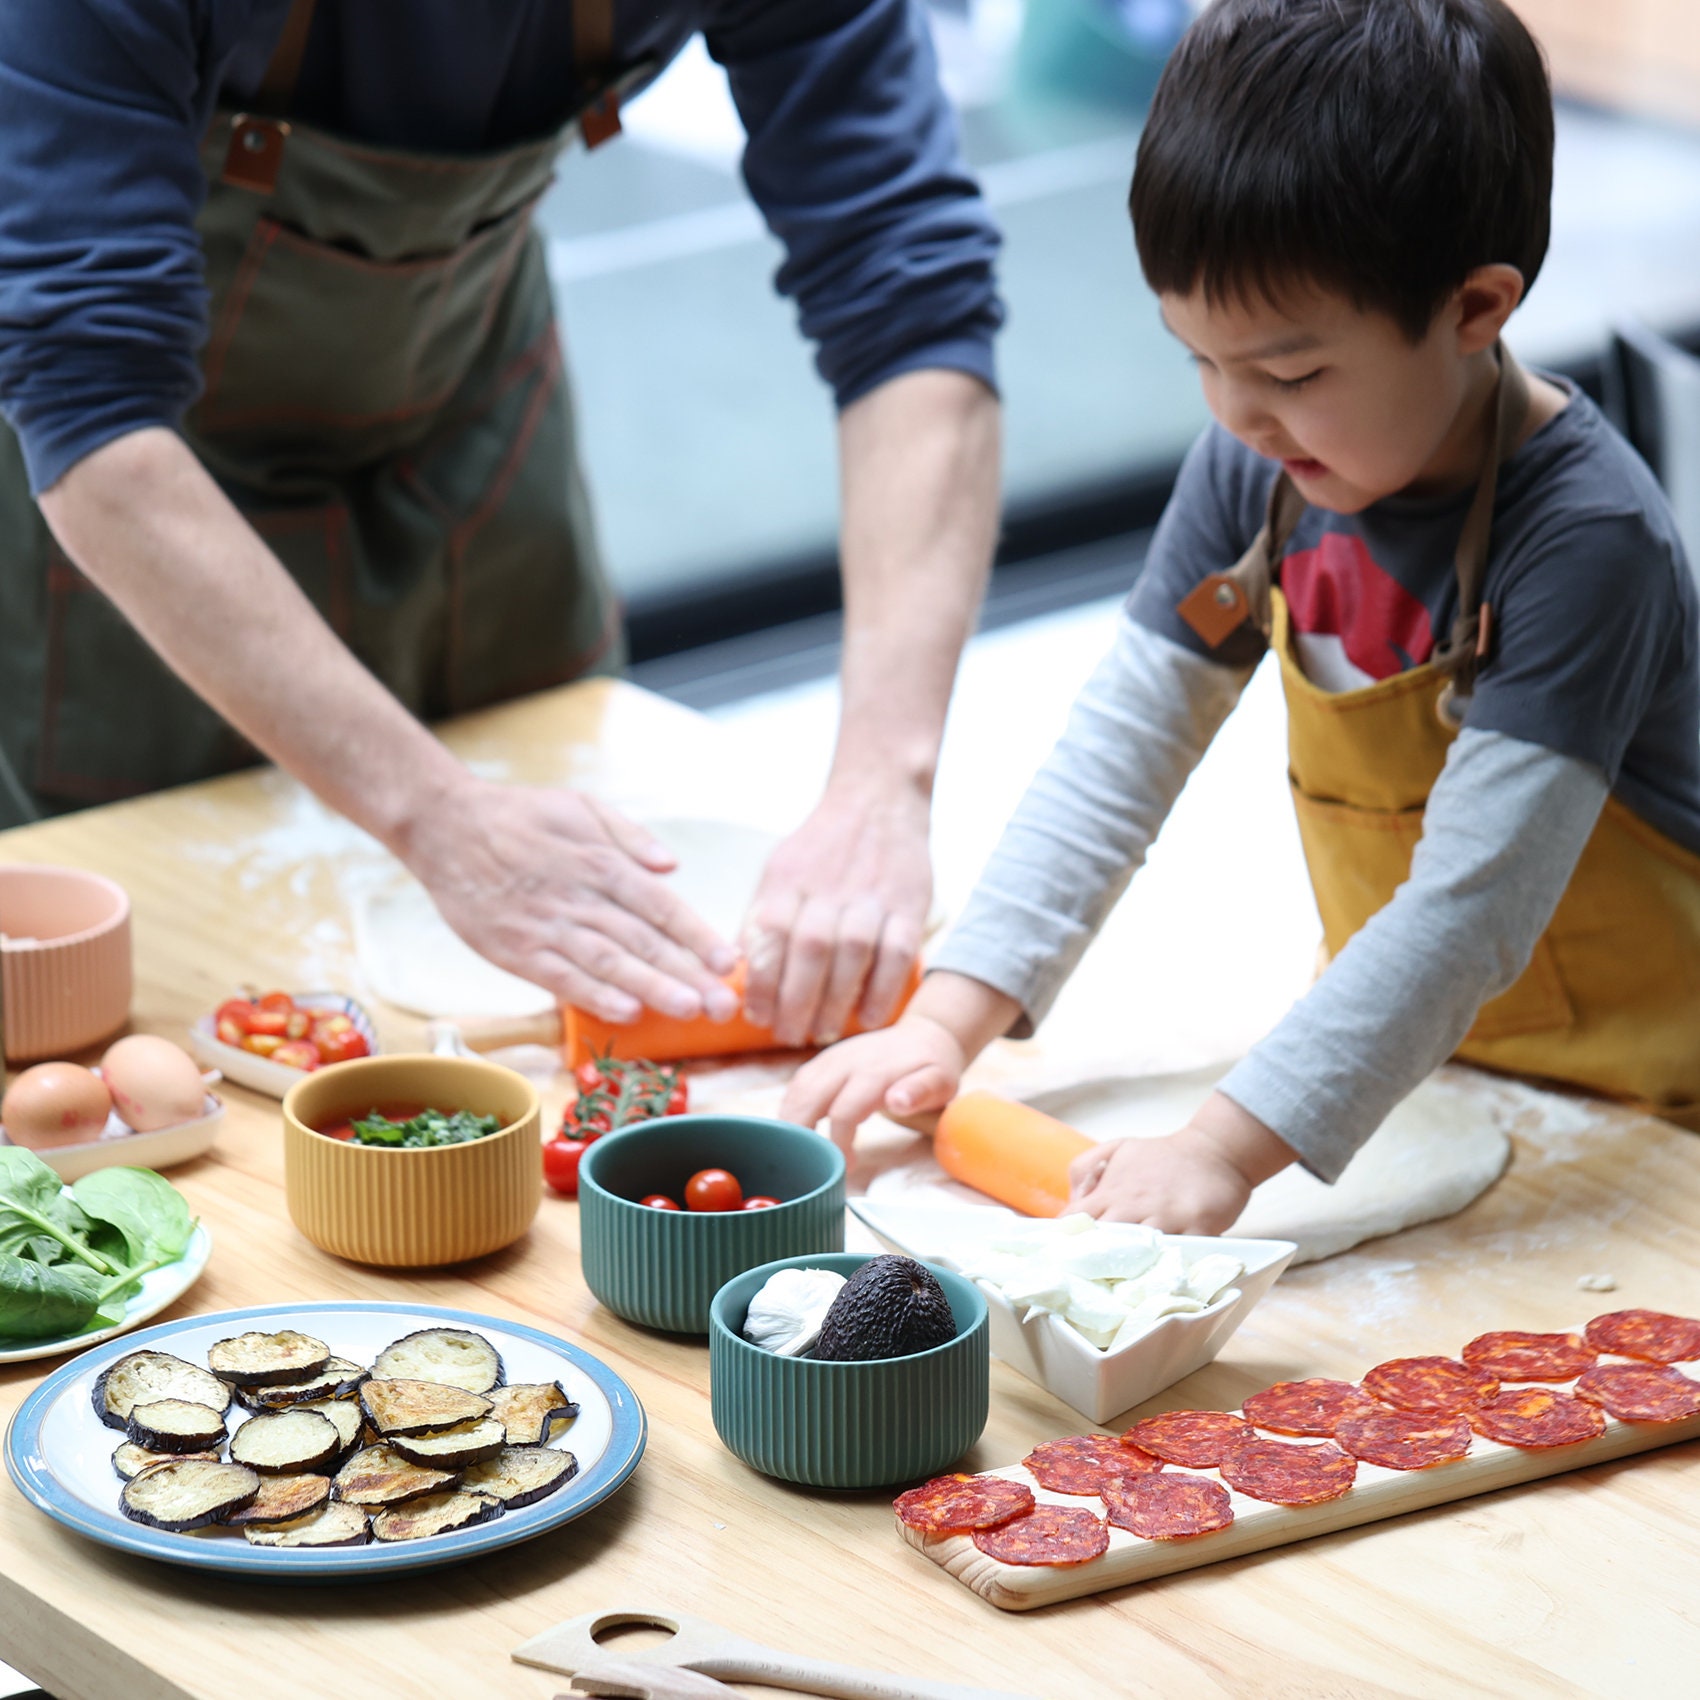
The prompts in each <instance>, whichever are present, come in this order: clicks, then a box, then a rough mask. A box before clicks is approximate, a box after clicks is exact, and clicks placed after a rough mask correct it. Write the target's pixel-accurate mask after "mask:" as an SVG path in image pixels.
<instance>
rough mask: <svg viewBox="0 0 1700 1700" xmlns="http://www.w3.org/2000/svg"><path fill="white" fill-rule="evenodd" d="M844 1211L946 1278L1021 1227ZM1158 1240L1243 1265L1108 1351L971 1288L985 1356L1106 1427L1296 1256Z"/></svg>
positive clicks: (1214, 1347) (1269, 1247)
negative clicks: (1220, 1286) (977, 1301)
mask: <svg viewBox="0 0 1700 1700" xmlns="http://www.w3.org/2000/svg"><path fill="white" fill-rule="evenodd" d="M849 1205H850V1208H851V1209H852V1210H853V1211H855V1213H856V1214H857V1216H859V1217H860V1218H861V1220H862V1221H863V1222H865V1223H866V1224H867V1225H868V1227H869V1228H871V1229H872V1230H873V1232H874V1233H875V1234H876V1235H877V1236H878V1237H879V1238H880V1239H881V1240H882V1241H883V1242H884V1243H886V1244H887V1245H889V1246H891V1247H892V1248H893V1249H894V1250H897V1251H901V1252H905V1253H907V1254H908V1255H909V1256H911V1257H917V1258H921V1259H923V1260H925V1261H926V1262H929V1263H942V1264H944V1265H945V1266H946V1267H947V1268H951V1269H957V1268H960V1267H961V1265H962V1263H963V1261H964V1260H967V1261H972V1254H973V1252H974V1249H975V1248H976V1247H978V1246H981V1245H984V1244H985V1242H986V1241H988V1240H990V1239H994V1238H997V1237H998V1236H999V1235H1000V1234H1002V1233H1004V1232H1006V1231H1007V1229H1008V1227H1009V1225H1010V1224H1011V1223H1015V1222H1021V1221H1025V1220H1026V1218H1024V1217H1019V1216H1017V1215H1016V1214H1015V1212H1014V1211H1011V1210H1003V1209H974V1208H969V1209H949V1208H940V1207H938V1206H935V1205H921V1204H902V1203H897V1202H888V1201H885V1200H880V1201H878V1202H875V1201H874V1200H871V1199H868V1198H852V1199H850V1200H849ZM1164 1239H1165V1242H1166V1243H1168V1244H1172V1245H1175V1246H1178V1247H1179V1248H1180V1249H1181V1252H1182V1255H1183V1256H1184V1257H1186V1259H1187V1260H1188V1261H1189V1262H1191V1261H1193V1260H1194V1259H1196V1258H1200V1257H1204V1256H1207V1255H1212V1254H1218V1253H1220V1254H1225V1255H1227V1256H1229V1257H1233V1258H1235V1259H1237V1260H1238V1261H1239V1262H1240V1263H1242V1264H1243V1265H1244V1266H1245V1270H1244V1273H1243V1274H1242V1275H1241V1276H1239V1277H1238V1278H1237V1279H1236V1281H1235V1282H1234V1285H1233V1286H1232V1287H1230V1288H1229V1289H1228V1290H1227V1291H1226V1292H1225V1293H1223V1294H1222V1295H1221V1296H1220V1297H1219V1298H1217V1300H1216V1301H1215V1302H1214V1303H1213V1304H1211V1305H1209V1306H1207V1307H1206V1308H1205V1309H1203V1310H1199V1311H1194V1312H1191V1313H1190V1314H1185V1315H1175V1316H1165V1317H1162V1318H1160V1319H1159V1320H1157V1321H1154V1322H1153V1323H1151V1325H1150V1326H1149V1328H1148V1329H1146V1331H1145V1332H1144V1333H1142V1334H1140V1335H1139V1336H1138V1337H1137V1338H1135V1339H1133V1340H1132V1341H1130V1342H1128V1343H1127V1344H1125V1345H1123V1346H1122V1347H1121V1348H1120V1349H1119V1350H1116V1351H1104V1350H1101V1349H1100V1348H1099V1347H1097V1346H1094V1345H1093V1344H1092V1343H1091V1342H1090V1341H1089V1340H1087V1339H1085V1338H1084V1337H1083V1336H1082V1335H1081V1334H1080V1333H1078V1332H1077V1331H1076V1330H1075V1329H1074V1328H1072V1327H1071V1326H1070V1325H1069V1324H1068V1323H1066V1322H1064V1321H1063V1320H1062V1319H1061V1318H1060V1317H1058V1316H1054V1315H1049V1314H1040V1315H1029V1316H1027V1317H1023V1316H1022V1315H1021V1314H1020V1313H1019V1312H1018V1311H1017V1310H1016V1308H1015V1306H1014V1305H1012V1304H1010V1302H1009V1301H1008V1300H1007V1299H1006V1298H1005V1297H1004V1296H1003V1294H1002V1293H1001V1292H1000V1291H999V1290H998V1289H997V1288H996V1287H994V1286H992V1285H991V1284H990V1283H989V1282H987V1281H976V1282H975V1285H976V1286H977V1287H979V1289H980V1291H981V1292H982V1293H984V1294H985V1297H986V1308H987V1311H988V1312H989V1315H990V1322H991V1348H992V1354H993V1356H995V1357H999V1358H1002V1359H1003V1361H1004V1362H1005V1363H1006V1364H1008V1365H1009V1366H1010V1368H1011V1369H1014V1370H1018V1371H1019V1372H1020V1373H1021V1374H1022V1375H1024V1376H1026V1377H1027V1378H1028V1380H1029V1381H1036V1382H1038V1383H1039V1385H1040V1386H1041V1387H1044V1388H1046V1389H1047V1390H1048V1391H1050V1392H1052V1393H1054V1394H1056V1396H1057V1397H1058V1398H1059V1399H1061V1400H1062V1401H1063V1403H1064V1404H1067V1405H1072V1406H1073V1407H1074V1409H1075V1410H1077V1411H1079V1412H1080V1413H1081V1415H1082V1416H1085V1417H1089V1418H1090V1419H1091V1420H1092V1421H1093V1422H1095V1423H1104V1422H1108V1421H1109V1419H1110V1418H1111V1417H1114V1416H1117V1415H1119V1414H1120V1413H1121V1412H1123V1411H1126V1410H1130V1409H1131V1408H1132V1407H1133V1406H1135V1405H1139V1404H1143V1403H1144V1402H1145V1400H1147V1399H1150V1398H1152V1397H1153V1396H1154V1395H1155V1394H1158V1393H1161V1392H1162V1391H1163V1389H1164V1388H1165V1387H1169V1386H1172V1385H1173V1384H1174V1383H1175V1382H1177V1381H1179V1380H1180V1379H1181V1378H1182V1377H1183V1376H1188V1375H1191V1374H1192V1372H1193V1371H1194V1370H1195V1369H1202V1368H1203V1366H1204V1365H1205V1364H1207V1363H1209V1362H1211V1361H1212V1359H1214V1358H1215V1357H1216V1355H1217V1354H1218V1353H1219V1352H1220V1351H1221V1350H1222V1347H1223V1346H1224V1345H1226V1343H1227V1341H1228V1338H1229V1336H1230V1335H1231V1334H1232V1333H1233V1332H1234V1330H1235V1329H1236V1328H1238V1327H1239V1325H1240V1324H1241V1323H1242V1322H1243V1321H1245V1319H1246V1317H1247V1316H1248V1315H1249V1314H1250V1312H1251V1309H1252V1307H1253V1306H1254V1305H1255V1304H1256V1303H1257V1302H1258V1300H1259V1299H1261V1298H1262V1297H1263V1295H1264V1294H1265V1293H1267V1292H1268V1291H1269V1289H1270V1288H1271V1287H1272V1286H1273V1285H1274V1284H1275V1282H1276V1280H1277V1278H1278V1277H1279V1276H1280V1275H1281V1273H1282V1271H1283V1270H1285V1269H1286V1267H1287V1265H1288V1264H1289V1263H1291V1262H1292V1260H1293V1254H1294V1252H1295V1251H1296V1250H1297V1247H1296V1246H1295V1245H1294V1244H1293V1242H1292V1241H1291V1240H1238V1239H1211V1238H1207V1237H1205V1236H1202V1235H1192V1234H1171V1235H1165V1236H1164Z"/></svg>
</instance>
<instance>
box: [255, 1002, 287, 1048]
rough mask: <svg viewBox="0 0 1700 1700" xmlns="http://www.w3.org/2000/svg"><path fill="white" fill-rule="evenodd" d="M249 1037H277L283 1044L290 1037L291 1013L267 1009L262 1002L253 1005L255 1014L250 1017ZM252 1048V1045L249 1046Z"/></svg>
mask: <svg viewBox="0 0 1700 1700" xmlns="http://www.w3.org/2000/svg"><path fill="white" fill-rule="evenodd" d="M248 1037H249V1038H250V1039H276V1040H277V1042H278V1043H279V1044H280V1045H281V1044H282V1043H283V1041H284V1040H285V1039H287V1038H288V1037H289V1015H288V1012H287V1011H285V1010H281V1009H266V1008H264V1007H263V1006H262V1005H260V1004H255V1005H253V1014H252V1015H250V1016H249V1017H248ZM249 1048H250V1049H252V1047H251V1046H250V1047H249Z"/></svg>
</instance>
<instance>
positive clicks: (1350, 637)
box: [1281, 531, 1434, 679]
mask: <svg viewBox="0 0 1700 1700" xmlns="http://www.w3.org/2000/svg"><path fill="white" fill-rule="evenodd" d="M1281 590H1282V592H1283V594H1284V595H1285V596H1286V598H1287V606H1288V608H1289V609H1290V610H1291V611H1292V616H1293V626H1294V628H1295V630H1297V631H1301V632H1315V633H1318V634H1326V635H1329V636H1333V637H1338V638H1339V639H1340V643H1341V647H1342V648H1343V649H1344V650H1345V652H1346V658H1347V659H1348V660H1349V661H1350V662H1351V663H1352V665H1353V666H1354V667H1358V668H1361V669H1362V670H1363V671H1364V672H1365V673H1367V674H1368V675H1369V676H1370V678H1372V679H1390V678H1391V677H1392V676H1393V675H1394V674H1395V673H1403V672H1404V671H1405V670H1406V668H1408V667H1420V666H1421V665H1422V664H1423V662H1425V661H1427V660H1428V658H1429V656H1430V655H1431V654H1432V653H1433V651H1434V628H1433V627H1432V626H1431V625H1430V624H1429V617H1428V609H1427V608H1425V607H1424V606H1423V605H1422V603H1421V602H1420V601H1419V600H1418V599H1417V598H1416V597H1415V596H1413V595H1412V594H1411V593H1410V591H1408V590H1407V589H1406V588H1405V587H1404V585H1402V584H1400V583H1399V581H1398V580H1397V579H1396V578H1394V577H1393V576H1392V575H1391V574H1390V573H1388V572H1387V571H1385V570H1384V569H1383V568H1381V567H1379V566H1377V565H1376V563H1375V559H1374V557H1373V556H1372V555H1371V554H1370V552H1369V550H1368V549H1367V548H1365V547H1364V541H1363V539H1362V538H1361V537H1355V536H1352V535H1351V534H1350V533H1347V532H1339V531H1329V532H1324V533H1323V537H1322V541H1321V542H1320V543H1319V544H1318V545H1317V546H1316V547H1315V548H1314V549H1300V550H1298V551H1297V552H1296V553H1294V554H1291V555H1288V556H1287V557H1286V559H1285V560H1283V561H1282V563H1281Z"/></svg>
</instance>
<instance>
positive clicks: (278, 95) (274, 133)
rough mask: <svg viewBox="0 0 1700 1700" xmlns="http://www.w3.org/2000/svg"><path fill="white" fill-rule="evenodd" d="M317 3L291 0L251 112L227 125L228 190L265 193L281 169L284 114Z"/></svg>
mask: <svg viewBox="0 0 1700 1700" xmlns="http://www.w3.org/2000/svg"><path fill="white" fill-rule="evenodd" d="M317 5H318V0H293V4H292V5H291V6H290V8H289V16H288V17H287V18H285V19H284V20H283V33H282V34H281V35H279V36H278V38H277V46H276V47H274V48H273V49H272V56H271V62H270V63H269V64H268V65H267V66H266V74H265V76H263V77H262V78H261V79H260V86H259V89H258V91H257V92H256V93H255V95H254V106H253V111H252V112H239V113H238V114H237V115H236V117H235V119H234V120H233V121H232V123H231V126H230V146H229V147H228V148H227V149H226V150H225V155H224V170H223V172H222V173H221V176H222V177H223V180H224V181H225V182H226V183H228V184H229V185H230V186H231V187H232V188H235V189H249V190H251V191H252V192H253V193H254V194H256V195H269V194H270V193H271V192H272V191H273V190H274V189H275V188H276V187H277V174H278V172H279V171H281V170H282V169H283V144H284V142H285V141H286V140H287V139H288V136H289V125H288V124H287V123H286V122H285V120H284V117H283V115H284V113H286V112H287V111H288V110H289V106H290V102H291V101H292V100H293V99H294V98H295V85H296V83H297V82H298V81H299V80H300V77H301V59H302V56H303V55H304V54H305V53H306V51H307V37H308V35H309V34H310V33H311V31H312V28H313V13H314V11H315V9H316V8H317Z"/></svg>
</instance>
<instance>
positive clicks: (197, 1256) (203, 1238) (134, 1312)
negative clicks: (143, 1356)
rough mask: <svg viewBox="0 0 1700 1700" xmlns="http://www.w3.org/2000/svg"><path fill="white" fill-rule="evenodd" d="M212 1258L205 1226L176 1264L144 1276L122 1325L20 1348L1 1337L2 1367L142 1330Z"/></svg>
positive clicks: (190, 1285)
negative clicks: (10, 1344)
mask: <svg viewBox="0 0 1700 1700" xmlns="http://www.w3.org/2000/svg"><path fill="white" fill-rule="evenodd" d="M211 1255H212V1235H211V1234H209V1233H208V1232H207V1229H206V1224H205V1223H201V1224H199V1225H198V1226H197V1227H196V1229H195V1235H194V1238H193V1239H191V1240H190V1241H189V1249H188V1250H187V1251H186V1252H184V1253H183V1255H182V1256H181V1257H180V1258H178V1260H177V1261H176V1262H175V1263H168V1264H166V1266H165V1267H164V1268H163V1269H155V1270H153V1271H152V1272H151V1273H150V1274H147V1275H144V1276H143V1277H142V1284H141V1286H140V1287H139V1288H137V1290H136V1295H135V1297H134V1298H132V1299H131V1300H130V1302H129V1303H128V1304H127V1305H126V1306H125V1307H124V1320H123V1321H122V1322H117V1323H114V1324H113V1326H112V1327H110V1328H97V1329H95V1330H94V1331H93V1332H92V1333H89V1334H72V1335H70V1336H69V1337H66V1336H61V1337H60V1338H59V1339H57V1340H30V1341H28V1342H26V1343H24V1344H22V1345H16V1346H7V1345H6V1343H5V1339H4V1337H3V1336H0V1364H22V1363H28V1362H29V1361H30V1360H31V1359H32V1358H57V1357H63V1356H64V1354H65V1353H66V1352H81V1351H83V1350H84V1349H85V1348H87V1347H89V1346H98V1345H99V1344H100V1343H101V1341H103V1340H110V1339H112V1338H113V1337H114V1336H115V1335H118V1334H125V1333H128V1332H129V1330H130V1329H132V1328H139V1327H141V1325H142V1324H143V1323H144V1322H146V1321H148V1319H149V1318H150V1317H155V1316H158V1315H159V1313H160V1312H161V1311H162V1310H164V1309H165V1307H166V1306H167V1305H169V1304H174V1303H175V1302H176V1301H177V1300H178V1299H180V1298H182V1296H183V1295H184V1294H185V1293H186V1292H188V1290H189V1289H190V1288H191V1287H192V1286H194V1284H195V1283H196V1282H197V1281H198V1280H200V1278H201V1271H202V1270H203V1269H205V1268H206V1266H207V1259H208V1257H210V1256H211Z"/></svg>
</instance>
